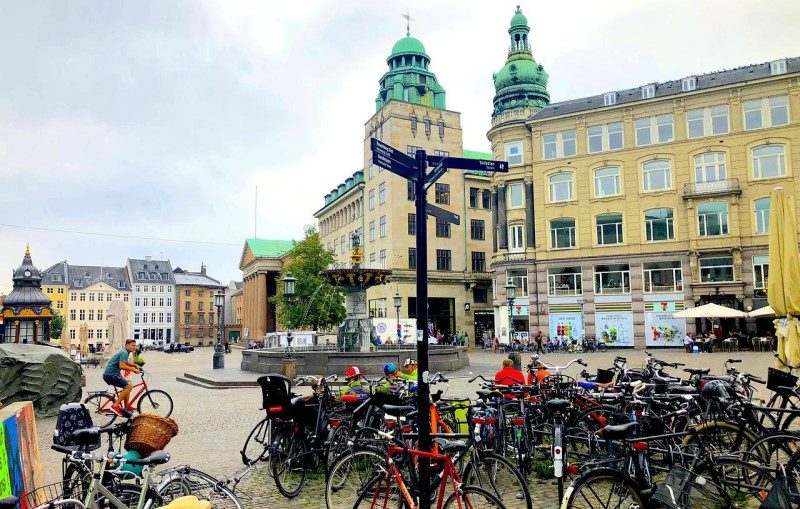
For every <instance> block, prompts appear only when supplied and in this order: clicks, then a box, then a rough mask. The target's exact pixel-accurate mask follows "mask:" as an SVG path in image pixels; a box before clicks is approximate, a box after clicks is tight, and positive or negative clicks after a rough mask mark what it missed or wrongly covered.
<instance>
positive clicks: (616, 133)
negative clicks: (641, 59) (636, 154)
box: [607, 122, 623, 150]
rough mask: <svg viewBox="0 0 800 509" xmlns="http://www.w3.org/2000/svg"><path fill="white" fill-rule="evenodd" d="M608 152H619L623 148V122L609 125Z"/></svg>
mask: <svg viewBox="0 0 800 509" xmlns="http://www.w3.org/2000/svg"><path fill="white" fill-rule="evenodd" d="M607 127H608V150H619V149H621V148H622V147H623V139H622V122H618V123H614V124H608V126H607Z"/></svg>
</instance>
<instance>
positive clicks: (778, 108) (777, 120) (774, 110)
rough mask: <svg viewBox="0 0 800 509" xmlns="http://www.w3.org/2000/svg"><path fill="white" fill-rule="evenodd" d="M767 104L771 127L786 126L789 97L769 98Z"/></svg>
mask: <svg viewBox="0 0 800 509" xmlns="http://www.w3.org/2000/svg"><path fill="white" fill-rule="evenodd" d="M767 101H768V102H769V119H770V125H772V127H775V126H779V125H787V124H788V123H789V97H787V96H785V95H784V96H779V97H770V98H769V99H768V100H767Z"/></svg>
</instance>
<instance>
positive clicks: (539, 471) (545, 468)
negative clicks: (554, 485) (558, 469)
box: [531, 460, 553, 479]
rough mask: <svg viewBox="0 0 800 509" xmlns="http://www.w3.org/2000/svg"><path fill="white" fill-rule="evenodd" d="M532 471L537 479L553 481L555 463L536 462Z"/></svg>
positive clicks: (532, 465)
mask: <svg viewBox="0 0 800 509" xmlns="http://www.w3.org/2000/svg"><path fill="white" fill-rule="evenodd" d="M531 471H532V472H533V475H534V476H536V478H537V479H552V477H553V463H552V462H551V461H545V460H537V461H534V462H533V463H532V464H531Z"/></svg>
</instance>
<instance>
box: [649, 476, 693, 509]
mask: <svg viewBox="0 0 800 509" xmlns="http://www.w3.org/2000/svg"><path fill="white" fill-rule="evenodd" d="M692 476H694V474H692V472H690V471H689V470H687V469H685V468H683V467H673V468H672V469H671V470H670V471H669V473H667V477H666V478H664V481H663V482H662V483H660V484H659V485H658V487H657V488H656V491H655V493H653V498H652V499H651V500H652V501H653V502H660V503H661V507H665V508H668V509H683V508H684V507H688V505H687V503H688V502H689V500H688V496H689V489H690V488H691V482H692Z"/></svg>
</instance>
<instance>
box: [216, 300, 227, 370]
mask: <svg viewBox="0 0 800 509" xmlns="http://www.w3.org/2000/svg"><path fill="white" fill-rule="evenodd" d="M214 305H216V306H217V322H219V331H218V332H217V346H215V347H214V369H223V368H225V346H224V345H223V344H222V334H223V329H222V327H223V325H222V308H223V307H225V292H223V291H222V290H219V291H218V292H217V293H215V294H214Z"/></svg>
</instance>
